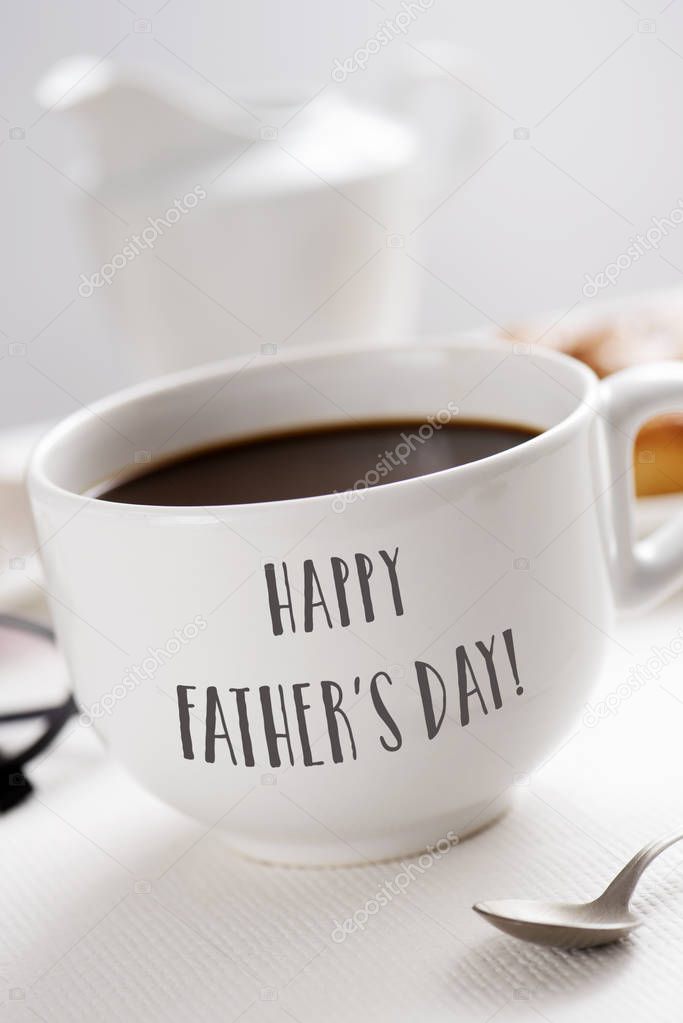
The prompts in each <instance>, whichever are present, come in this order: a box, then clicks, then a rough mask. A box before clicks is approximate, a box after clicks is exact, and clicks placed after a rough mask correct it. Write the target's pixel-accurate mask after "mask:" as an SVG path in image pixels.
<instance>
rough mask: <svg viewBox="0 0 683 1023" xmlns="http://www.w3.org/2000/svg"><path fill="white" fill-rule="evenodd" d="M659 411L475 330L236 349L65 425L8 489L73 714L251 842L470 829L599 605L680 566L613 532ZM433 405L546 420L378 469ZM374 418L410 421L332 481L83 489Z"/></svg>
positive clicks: (551, 713)
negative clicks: (449, 338) (104, 496)
mask: <svg viewBox="0 0 683 1023" xmlns="http://www.w3.org/2000/svg"><path fill="white" fill-rule="evenodd" d="M247 362H248V364H247ZM681 408H683V367H681V366H679V365H669V366H659V367H652V368H648V369H639V370H637V371H632V372H631V371H627V372H625V373H622V374H619V375H617V376H615V377H613V378H611V379H610V380H609V381H607V382H606V383H600V382H599V381H598V380H597V378H596V377H595V375H594V374H593V373H592V372H591V371H590V370H589V369H587V368H586V367H585V366H583V365H581V364H580V363H578V362H576V361H574V360H573V359H570V358H567V357H565V356H561V355H557V354H554V353H550V352H544V351H542V350H539V349H536V348H533V347H531V348H530V347H529V346H527V345H521V346H515V347H513V346H511V345H509V344H508V343H507V342H495V341H492V342H489V343H483V342H477V343H476V344H475V343H469V342H457V343H452V342H450V343H448V344H432V343H429V344H424V345H421V346H419V347H418V346H415V347H396V348H391V349H375V350H353V349H351V350H349V349H348V348H346V349H344V350H339V351H332V350H325V351H324V352H322V353H311V352H310V350H309V351H308V352H306V351H302V352H299V353H296V354H293V355H287V356H282V355H272V356H265V355H263V356H257V357H255V358H252V359H251V360H245V359H243V360H239V361H231V362H227V363H219V364H215V365H211V366H208V367H203V368H200V369H196V370H191V371H187V372H183V373H180V374H177V375H175V376H172V377H167V378H165V379H162V380H159V381H154V382H152V383H150V384H146V385H143V386H139V387H136V388H134V389H130V390H127V391H124V392H123V393H121V394H117V395H115V396H114V397H111V398H107V399H105V400H103V401H100V402H99V403H98V404H96V405H95V406H94V407H93V408H92V409H91V410H85V411H81V412H78V413H77V414H76V415H73V416H71V417H70V418H69V419H67V420H66V421H65V422H63V423H62V424H61V425H60V426H58V427H57V428H55V429H54V430H53V431H52V432H51V433H50V434H49V435H48V436H47V437H46V438H45V439H44V440H43V441H42V442H41V443H40V445H39V447H38V449H37V451H36V453H35V455H34V457H33V460H32V464H31V467H30V473H29V487H30V494H31V499H32V504H33V508H34V513H35V518H36V522H37V527H38V532H39V537H40V541H41V544H42V557H43V560H44V566H45V571H46V574H47V586H48V589H49V591H50V593H51V595H52V611H53V613H54V619H55V624H56V629H57V634H58V638H59V641H60V643H61V645H62V647H63V650H64V652H65V654H66V657H67V659H68V663H69V666H70V670H71V673H72V676H73V682H74V686H75V691H76V694H77V697H78V700H79V702H80V704H81V706H82V707H83V711H84V714H83V716H82V720H83V722H84V723H85V724H87V723H89V722H92V723H93V724H94V725H95V727H96V728H97V730H98V732H99V733H100V734H101V736H102V737H103V739H104V741H105V743H106V744H107V746H108V747H109V749H110V750H111V752H112V754H113V755H114V756H115V757H117V758H118V759H119V760H120V761H121V762H122V763H123V764H124V765H126V767H127V768H128V769H129V770H130V772H131V773H132V775H134V777H135V778H137V780H138V781H139V782H140V783H141V784H142V785H144V786H145V787H146V788H147V789H149V790H151V791H152V792H154V793H156V794H157V795H158V796H159V797H160V798H161V799H163V800H165V801H166V802H167V803H170V804H171V805H173V806H175V807H177V808H179V809H180V810H183V811H186V812H187V813H188V814H191V815H193V816H195V817H197V818H200V819H202V820H203V821H205V822H207V825H219V826H220V827H221V828H224V829H225V831H226V832H227V833H228V834H229V842H230V844H231V845H232V846H234V847H235V848H237V849H240V850H242V851H244V852H245V853H247V854H250V855H254V856H256V857H259V858H264V859H267V860H276V861H285V862H293V863H311V864H339V863H349V862H357V861H362V860H365V859H379V858H384V857H391V856H395V855H400V854H404V853H409V852H412V851H415V850H419V849H424V848H426V847H427V846H429V845H431V844H434V843H437V842H438V841H439V840H440V839H445V838H448V837H450V838H451V839H452V838H453V836H454V835H457V836H462V835H464V834H466V833H467V832H468V831H472V830H475V829H478V828H480V827H482V826H483V825H485V824H486V823H488V822H489V821H490V820H492V819H493V818H494V817H495V816H497V815H498V814H499V813H500V812H501V809H502V808H503V807H504V806H505V804H506V801H507V799H508V796H509V793H510V792H511V790H512V787H513V783H514V781H515V780H516V779H518V777H519V776H520V775H524V774H525V773H526V772H529V771H530V770H531V769H533V768H534V767H535V766H536V765H537V764H539V763H540V762H541V760H542V759H543V758H544V757H545V756H546V755H547V754H548V753H549V752H550V751H551V750H553V748H555V747H556V746H557V745H558V744H559V742H560V740H561V739H562V737H563V736H564V735H565V734H566V733H567V732H568V730H569V729H570V727H571V726H572V724H573V722H574V721H575V719H576V716H577V712H578V710H579V708H581V707H582V705H583V703H584V701H585V697H586V694H587V692H588V691H589V689H590V687H591V685H592V683H593V680H594V678H595V676H596V672H597V670H598V669H599V667H600V662H601V659H602V656H603V652H604V650H605V646H606V644H607V642H608V638H607V637H608V635H609V630H610V623H611V621H612V617H613V614H614V611H615V606H619V605H621V606H626V607H629V608H635V607H637V606H640V605H641V604H643V603H646V602H648V601H650V600H654V599H657V598H659V597H661V596H663V595H664V594H665V593H666V592H668V591H670V590H671V589H673V588H674V587H675V586H676V584H677V583H678V581H679V579H680V577H681V574H682V571H683V528H682V525H681V522H680V521H678V522H677V523H675V524H674V525H672V526H670V527H669V528H665V529H663V531H662V532H661V533H659V534H656V535H655V536H654V537H652V538H651V539H649V540H647V541H645V542H640V543H637V544H636V543H635V542H634V540H633V538H632V525H631V514H632V508H631V505H632V500H631V489H632V479H631V468H630V465H631V459H632V451H633V439H634V434H635V431H636V428H637V427H638V425H639V424H640V423H641V422H642V421H643V420H644V419H646V418H647V417H649V416H652V415H654V414H656V413H659V412H663V411H667V410H672V409H681ZM452 415H456V416H460V417H461V418H462V419H482V420H486V421H491V420H493V421H503V422H508V423H516V424H520V423H521V424H526V425H529V426H531V427H534V428H537V429H540V430H542V431H543V432H542V433H541V434H540V435H539V436H537V437H534V438H533V439H531V440H529V441H527V442H525V443H523V444H521V445H520V446H518V447H515V448H512V449H509V450H507V451H504V452H502V453H500V454H497V455H494V456H492V457H489V458H485V459H483V460H480V461H478V462H474V463H472V464H468V465H464V466H460V467H457V468H452V469H447V470H445V471H441V472H437V473H434V474H432V475H429V476H422V477H419V478H416V479H411V480H407V481H403V482H396V483H392V482H391V471H390V469H387V462H388V463H389V465H390V464H391V461H392V459H401V458H405V459H409V458H410V455H411V453H412V450H414V449H415V448H416V446H417V445H418V444H429V442H430V437H431V436H432V435H433V433H434V431H435V430H438V429H439V428H440V426H441V424H442V423H443V422H444V421H445V419H447V418H449V416H452ZM397 418H405V419H408V420H411V421H414V422H415V423H416V424H422V425H421V428H420V429H418V426H416V427H415V428H414V429H411V430H410V431H407V433H406V438H405V442H404V446H403V447H401V446H400V445H399V447H400V451H399V448H397V449H396V451H395V452H389V453H381V452H378V464H377V465H376V466H368V467H367V470H368V474H364V478H363V479H361V480H359V485H358V487H357V488H356V489H355V491H354V492H347V493H346V494H336V495H325V496H320V497H312V498H303V499H300V500H288V501H274V502H271V503H264V504H250V505H235V506H225V507H212V508H203V507H187V508H176V507H144V506H131V505H124V504H115V503H108V502H104V501H100V500H97V499H94V498H92V497H88V496H83V495H84V493H85V492H87V491H88V490H89V488H92V487H93V485H94V484H96V483H97V482H98V481H102V480H106V479H108V478H111V477H113V476H115V475H116V474H117V473H120V472H122V471H124V472H129V471H131V469H132V468H133V467H134V466H135V463H136V462H137V463H140V464H139V465H138V466H137V467H138V468H140V467H142V468H144V464H145V462H146V461H148V460H151V462H152V464H154V462H156V461H157V460H158V459H161V458H166V457H168V456H170V455H176V454H178V453H182V452H187V451H190V450H192V449H194V448H197V447H201V446H204V445H208V444H211V443H214V442H218V441H220V440H221V439H224V438H238V437H248V436H252V435H255V434H263V433H267V432H269V431H278V430H282V429H287V428H289V427H300V426H302V425H308V426H312V425H315V424H320V423H325V424H328V423H339V422H342V423H343V422H346V421H347V420H349V419H353V420H376V419H380V420H381V419H397ZM382 460H384V461H382ZM382 466H383V467H384V468H382ZM384 470H386V473H385V471H384ZM375 475H377V476H380V477H382V479H383V481H384V483H385V485H381V486H377V487H374V488H373V489H370V490H364V486H365V484H367V483H368V482H374V481H375ZM283 563H284V564H285V565H286V567H287V584H288V586H289V592H287V585H286V583H285V578H284V569H283ZM271 566H272V567H271ZM346 576H348V578H346ZM269 578H270V581H271V590H270V591H269V587H268V579H269ZM269 595H270V598H272V599H269ZM307 598H308V613H307ZM271 604H272V606H271ZM278 604H282V605H290V606H283V607H281V608H278V607H277V606H276V605H278ZM307 614H308V617H309V618H310V621H307ZM269 740H270V741H269Z"/></svg>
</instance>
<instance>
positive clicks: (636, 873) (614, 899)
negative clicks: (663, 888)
mask: <svg viewBox="0 0 683 1023" xmlns="http://www.w3.org/2000/svg"><path fill="white" fill-rule="evenodd" d="M682 839H683V831H676V832H673V833H672V834H670V835H667V836H666V837H665V838H659V839H656V840H655V841H653V842H648V844H647V845H646V846H644V847H643V848H642V849H641V850H640V852H637V853H636V854H635V856H634V857H633V859H631V860H629V862H628V863H627V864H626V866H625V867H624V868H623V869H622V870H620V871H619V873H618V874H617V876H616V877H615V878H614V880H613V881H612V883H611V884H609V885H608V886H607V888H605V890H604V892H603V893H602V895H601V896H600V897H599V898H598V899H596V902H599V903H600V905H601V906H607V907H613V908H618V907H624V908H627V907H628V904H629V900H630V898H631V896H632V895H633V892H634V891H635V887H636V885H637V884H638V881H639V880H640V877H641V874H642V873H643V871H644V870H645V868H646V867H649V866H650V864H651V863H652V861H653V860H654V859H656V857H657V856H659V854H660V853H663V852H664V850H665V849H668V848H669V846H670V845H673V844H674V843H675V842H680V841H681V840H682Z"/></svg>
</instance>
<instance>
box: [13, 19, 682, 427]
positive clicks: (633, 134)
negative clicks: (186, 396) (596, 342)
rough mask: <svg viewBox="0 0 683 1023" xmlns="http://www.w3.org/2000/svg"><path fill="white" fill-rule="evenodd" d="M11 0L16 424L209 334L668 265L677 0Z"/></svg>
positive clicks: (554, 307)
mask: <svg viewBox="0 0 683 1023" xmlns="http://www.w3.org/2000/svg"><path fill="white" fill-rule="evenodd" d="M3 14H4V19H3V32H2V34H1V36H0V53H1V58H2V59H1V60H0V68H2V71H1V76H2V77H1V80H0V180H1V181H2V188H0V207H1V209H2V222H3V225H4V232H3V244H2V247H1V248H0V260H1V263H0V295H1V299H2V301H1V309H2V313H1V315H0V426H4V427H6V426H11V425H18V424H23V423H29V422H32V421H37V420H49V419H54V418H56V417H57V416H59V415H62V414H65V413H67V412H70V411H72V410H74V409H76V408H79V407H82V406H83V405H87V403H88V402H90V401H92V400H93V399H94V398H95V397H97V396H99V395H101V394H103V393H105V392H107V391H111V390H113V389H114V388H116V387H118V386H120V385H122V384H124V383H127V382H129V381H132V380H136V379H141V378H144V377H146V376H149V375H151V374H154V373H156V372H159V371H162V370H165V369H173V368H175V367H177V366H181V365H187V364H189V363H192V362H196V361H204V360H205V359H210V358H216V357H219V356H220V355H221V354H230V353H232V352H238V351H239V352H250V351H253V352H254V353H255V354H260V355H264V356H267V355H268V354H272V353H273V352H275V351H276V350H277V349H276V347H275V346H282V345H289V344H298V343H309V342H312V341H320V340H326V339H328V338H337V339H343V338H347V337H348V338H352V339H353V338H357V337H361V336H362V337H366V336H367V337H372V338H376V339H377V340H378V342H381V341H382V340H387V339H390V338H391V337H393V336H396V335H397V334H406V333H413V332H418V333H441V334H444V333H446V334H448V333H453V332H456V331H462V330H468V329H475V328H476V329H478V328H481V327H491V328H493V329H496V330H497V329H500V328H501V327H502V328H504V327H509V326H510V325H516V324H520V323H525V322H527V321H529V320H531V321H533V322H534V323H536V324H538V323H540V324H541V325H543V324H544V323H546V324H547V326H550V324H551V323H552V322H553V320H557V318H558V317H559V316H561V315H563V314H564V313H565V312H568V311H570V310H574V309H576V308H578V307H579V306H580V304H585V305H587V306H597V305H598V304H599V303H601V302H604V301H609V300H614V299H615V298H622V297H624V296H628V295H632V294H638V293H639V292H643V291H648V290H650V289H659V288H675V287H677V286H678V285H679V284H680V283H681V274H682V273H683V230H678V228H677V226H676V221H675V220H674V218H673V217H672V216H671V215H672V214H673V212H674V211H676V210H680V209H681V207H680V206H679V203H680V202H681V201H683V184H682V182H681V175H680V167H681V164H682V161H683V137H682V136H681V131H680V114H681V107H682V106H683V99H682V98H681V97H682V96H683V3H681V2H680V0H669V2H667V0H659V3H656V4H655V3H650V2H649V0H639V2H638V3H637V4H635V3H634V4H632V3H630V2H628V0H604V2H603V3H601V4H599V5H597V4H593V3H589V2H588V0H579V2H575V3H573V4H567V3H557V2H552V0H522V2H519V3H516V4H510V3H507V2H504V0H480V2H478V3H460V2H455V3H453V2H446V0H402V2H398V3H397V2H395V0H346V2H345V3H344V4H343V5H342V4H332V3H328V2H323V0H288V3H287V4H281V3H275V2H273V0H250V2H249V3H237V2H235V0H229V2H217V0H195V2H194V3H190V2H189V0H165V2H164V0H156V2H154V3H150V2H147V0H132V2H130V3H128V2H127V0H94V2H90V3H87V4H86V3H84V2H82V0H62V2H61V3H59V4H55V3H48V2H47V0H31V2H30V3H24V4H14V3H12V4H10V3H8V2H5V3H3ZM191 193H192V196H191ZM202 193H203V194H202ZM188 196H191V197H190V198H187V197H188ZM193 196H194V197H196V198H193ZM174 204H175V205H174ZM171 211H173V212H171ZM159 218H161V220H160V219H159ZM653 218H655V219H658V220H659V221H660V222H661V218H669V221H668V222H669V224H670V226H668V227H667V226H666V224H664V226H663V227H662V226H661V223H660V227H659V235H657V234H655V233H653V234H651V235H650V236H649V238H650V241H649V242H648V244H647V245H646V244H645V242H643V243H642V244H639V246H638V249H636V251H637V252H638V255H637V256H634V254H633V250H631V255H630V256H629V255H628V253H629V246H632V245H633V244H634V239H637V238H638V236H642V237H645V238H646V239H647V237H648V236H647V235H646V232H647V231H648V230H650V229H651V228H652V227H653V225H654V224H655V221H654V220H653ZM162 221H163V222H162ZM145 231H146V234H145V233H144V232H145ZM136 237H137V238H138V239H142V240H141V241H137V242H136V241H135V238H136ZM641 250H642V251H641ZM610 265H611V266H617V267H618V272H612V273H611V274H610V277H611V278H614V279H613V280H609V281H605V280H601V279H600V278H598V277H597V276H596V275H599V274H601V273H602V272H604V270H605V268H606V267H608V266H610ZM105 278H106V279H105ZM590 282H593V284H591V283H590Z"/></svg>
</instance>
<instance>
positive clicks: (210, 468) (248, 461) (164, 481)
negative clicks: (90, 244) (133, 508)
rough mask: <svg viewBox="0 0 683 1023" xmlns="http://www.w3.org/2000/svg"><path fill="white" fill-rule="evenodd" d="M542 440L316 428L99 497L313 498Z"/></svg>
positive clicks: (471, 430)
mask: <svg viewBox="0 0 683 1023" xmlns="http://www.w3.org/2000/svg"><path fill="white" fill-rule="evenodd" d="M420 428H422V430H421V432H420ZM536 435H537V431H533V430H529V429H524V428H522V427H517V426H510V425H507V424H500V423H475V422H451V423H447V424H445V425H437V424H436V423H435V424H434V425H433V426H427V424H425V423H424V421H422V422H377V423H375V422H371V423H360V424H353V425H350V426H348V425H343V426H335V427H331V428H325V429H320V428H315V429H311V430H308V431H305V432H291V433H282V434H276V435H270V436H267V437H261V438H256V439H251V440H248V441H244V442H237V443H235V442H232V443H229V444H224V445H220V446H216V447H211V448H207V449H202V450H197V451H194V452H191V453H189V454H186V455H184V456H182V457H179V458H178V459H176V460H173V461H166V462H163V463H160V464H159V465H158V466H157V467H155V468H150V469H149V470H148V471H147V472H144V473H141V474H140V475H138V476H135V477H133V478H131V479H128V480H126V481H124V482H122V483H119V484H117V485H116V486H111V487H110V488H109V489H106V488H105V489H104V491H103V492H101V493H98V494H97V496H98V497H99V498H100V499H101V500H104V501H118V502H122V503H125V504H146V505H169V506H186V507H189V506H193V505H196V506H205V505H226V504H247V503H251V502H260V501H281V500H286V499H288V498H296V497H313V496H315V495H317V494H331V493H334V492H335V491H343V490H352V489H354V488H356V489H357V488H361V487H365V486H366V485H367V486H377V485H378V484H382V483H395V482H398V481H399V480H406V479H411V478H413V477H415V476H425V475H427V474H429V473H433V472H438V471H439V470H441V469H449V468H451V467H453V466H457V465H464V464H465V463H467V462H475V461H477V460H478V459H480V458H486V457H487V456H488V455H494V454H497V453H498V452H500V451H505V450H506V449H507V448H512V447H516V445H517V444H522V443H523V442H524V441H526V440H530V439H531V438H532V437H535V436H536Z"/></svg>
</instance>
